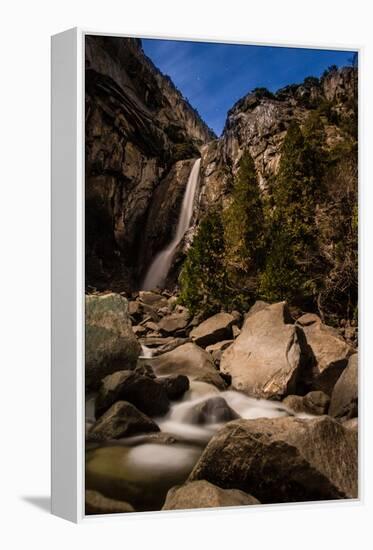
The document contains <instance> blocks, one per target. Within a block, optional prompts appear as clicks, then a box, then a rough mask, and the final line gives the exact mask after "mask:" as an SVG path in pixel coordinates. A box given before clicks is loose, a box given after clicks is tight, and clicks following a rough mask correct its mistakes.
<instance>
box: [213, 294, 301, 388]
mask: <svg viewBox="0 0 373 550" xmlns="http://www.w3.org/2000/svg"><path fill="white" fill-rule="evenodd" d="M307 357H308V349H307V344H306V342H305V339H304V335H303V332H302V330H301V329H300V328H299V327H297V326H296V325H294V323H293V320H292V318H291V316H290V313H289V310H288V307H287V305H286V303H285V302H280V303H277V304H273V305H271V306H263V307H262V308H260V309H259V310H258V311H257V312H256V313H252V314H250V315H248V316H247V317H246V320H245V323H244V325H243V327H242V329H241V334H240V335H239V336H238V337H237V338H236V340H235V341H234V343H233V344H232V345H231V346H230V347H229V348H228V349H226V350H225V351H224V353H223V355H222V358H221V362H220V370H221V372H223V373H226V374H229V375H231V377H232V386H233V387H234V388H235V389H237V390H240V391H243V392H245V393H246V394H248V395H251V396H253V397H264V398H269V399H282V398H283V397H284V396H286V395H288V394H290V393H297V392H296V388H297V382H298V380H299V378H300V375H301V372H302V367H303V366H304V364H305V362H306V360H307Z"/></svg>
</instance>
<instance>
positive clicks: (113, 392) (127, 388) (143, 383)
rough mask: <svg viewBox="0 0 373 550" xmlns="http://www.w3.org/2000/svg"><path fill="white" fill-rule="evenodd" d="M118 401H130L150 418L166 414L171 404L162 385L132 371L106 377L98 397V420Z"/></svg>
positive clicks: (96, 411)
mask: <svg viewBox="0 0 373 550" xmlns="http://www.w3.org/2000/svg"><path fill="white" fill-rule="evenodd" d="M116 401H129V402H130V403H132V405H135V407H137V408H138V409H140V411H142V412H144V413H145V414H148V415H150V416H157V415H163V414H166V412H167V411H168V409H169V406H170V403H169V400H168V397H167V392H166V390H165V388H164V387H163V386H162V384H159V383H158V382H157V381H156V380H154V379H152V378H150V377H149V376H143V375H141V374H139V373H137V372H132V371H127V370H123V371H118V372H115V373H114V374H110V375H109V376H106V377H105V378H104V379H103V381H102V383H101V386H100V391H99V393H98V395H97V397H96V402H95V413H96V418H98V417H99V416H101V415H102V414H104V413H105V412H106V411H107V410H108V409H109V408H110V407H111V405H113V403H115V402H116Z"/></svg>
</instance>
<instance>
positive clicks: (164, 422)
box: [156, 381, 312, 443]
mask: <svg viewBox="0 0 373 550" xmlns="http://www.w3.org/2000/svg"><path fill="white" fill-rule="evenodd" d="M217 395H219V396H220V397H223V398H224V399H225V401H226V402H227V404H228V405H229V406H230V407H231V409H233V410H234V411H235V412H236V413H237V414H238V415H239V416H240V417H241V418H245V419H248V420H249V419H254V418H278V417H281V416H289V414H294V412H292V411H290V410H289V409H288V408H287V407H285V406H284V405H283V404H282V403H278V402H275V401H268V400H266V399H255V398H253V397H248V396H247V395H244V394H243V393H240V392H238V391H234V390H228V391H222V392H221V391H219V390H217V389H216V388H215V387H214V386H211V385H210V384H206V383H204V382H195V381H191V383H190V390H189V391H188V392H187V393H186V394H185V395H184V398H183V400H182V401H179V402H178V403H174V404H172V406H171V409H170V411H169V413H168V414H167V415H166V416H165V417H162V418H158V419H157V420H156V421H157V424H158V425H159V427H160V428H161V430H162V432H167V433H170V434H173V435H175V436H177V437H179V438H181V439H185V440H188V441H190V442H195V443H207V442H208V441H209V439H210V438H211V437H212V436H213V435H214V433H215V432H216V431H217V430H218V429H219V428H221V427H222V426H223V425H224V424H226V422H219V423H214V422H213V421H212V422H211V423H209V424H205V425H203V426H200V425H196V424H193V423H190V421H188V419H189V418H191V415H190V412H191V411H192V409H193V408H194V407H195V406H196V405H197V404H198V403H202V402H203V401H206V400H207V399H209V398H211V397H215V396H217ZM296 416H298V417H304V418H307V417H308V418H312V417H311V415H306V414H297V415H296Z"/></svg>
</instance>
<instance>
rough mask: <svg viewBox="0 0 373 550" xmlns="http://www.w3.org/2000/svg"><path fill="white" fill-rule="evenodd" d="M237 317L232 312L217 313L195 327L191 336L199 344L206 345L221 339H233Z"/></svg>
mask: <svg viewBox="0 0 373 550" xmlns="http://www.w3.org/2000/svg"><path fill="white" fill-rule="evenodd" d="M234 322H235V318H234V317H233V315H231V314H230V313H217V314H216V315H213V316H212V317H209V318H208V319H206V321H203V322H202V323H201V324H200V325H198V326H197V327H195V328H194V329H193V330H192V331H191V333H190V337H191V339H192V341H193V342H195V343H196V344H197V345H198V346H202V347H206V346H209V345H211V344H215V343H216V342H219V341H221V340H230V339H232V325H233V323H234Z"/></svg>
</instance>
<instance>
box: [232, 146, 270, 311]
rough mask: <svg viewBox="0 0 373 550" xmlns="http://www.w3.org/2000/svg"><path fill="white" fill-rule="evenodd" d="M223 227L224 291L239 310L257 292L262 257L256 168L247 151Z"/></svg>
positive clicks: (261, 216) (261, 222) (262, 221)
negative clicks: (225, 275)
mask: <svg viewBox="0 0 373 550" xmlns="http://www.w3.org/2000/svg"><path fill="white" fill-rule="evenodd" d="M223 224H224V242H225V259H224V261H225V265H226V273H227V284H228V285H229V288H228V289H227V290H229V291H230V301H231V303H232V305H235V306H237V307H238V306H239V305H240V302H242V300H244V301H245V300H246V301H247V299H250V296H252V295H253V294H254V293H255V292H256V286H257V273H258V268H259V267H260V265H261V263H262V256H263V228H264V216H263V208H262V202H261V198H260V191H259V186H258V181H257V176H256V170H255V164H254V161H253V159H252V157H251V155H250V153H249V152H248V151H246V152H245V153H244V154H243V156H242V157H241V160H240V164H239V170H238V173H237V176H236V178H235V180H234V184H233V190H232V194H231V197H230V203H229V205H228V207H227V208H226V209H225V211H224V214H223Z"/></svg>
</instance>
